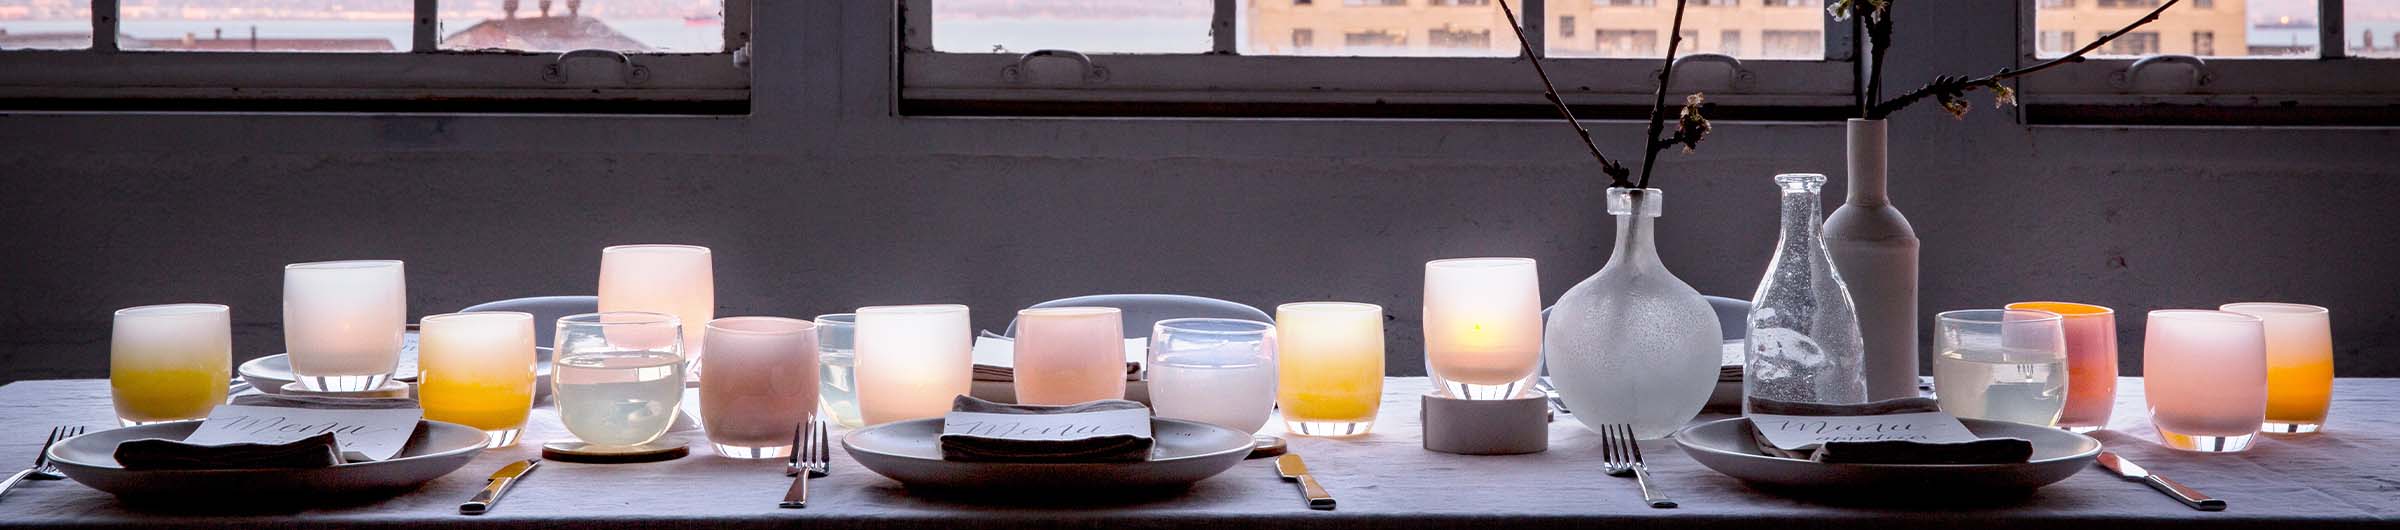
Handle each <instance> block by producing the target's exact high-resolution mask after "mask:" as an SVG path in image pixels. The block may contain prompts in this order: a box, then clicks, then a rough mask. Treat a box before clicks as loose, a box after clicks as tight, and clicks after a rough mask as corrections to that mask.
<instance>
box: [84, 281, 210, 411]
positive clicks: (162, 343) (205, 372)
mask: <svg viewBox="0 0 2400 530" xmlns="http://www.w3.org/2000/svg"><path fill="white" fill-rule="evenodd" d="M232 337H233V332H232V325H231V321H230V320H229V319H228V317H227V310H226V308H225V306H221V305H217V304H166V305H146V306H141V307H128V308H125V309H119V310H117V312H116V315H115V322H114V323H113V324H112V325H111V328H110V330H109V337H108V389H109V400H110V401H111V402H113V403H114V404H115V406H116V409H117V421H118V422H119V423H122V424H124V425H126V426H129V427H130V426H134V425H141V424H145V423H158V422H167V421H182V420H197V419H201V418H206V417H208V412H209V411H210V410H213V409H215V408H217V405H223V404H225V392H226V390H227V387H228V384H227V383H226V381H227V380H228V379H230V378H231V377H233V338H232Z"/></svg>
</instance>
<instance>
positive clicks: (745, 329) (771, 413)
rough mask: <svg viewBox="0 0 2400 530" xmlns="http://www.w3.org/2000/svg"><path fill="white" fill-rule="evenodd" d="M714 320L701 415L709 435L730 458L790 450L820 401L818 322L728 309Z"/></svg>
mask: <svg viewBox="0 0 2400 530" xmlns="http://www.w3.org/2000/svg"><path fill="white" fill-rule="evenodd" d="M708 328H709V329H708V335H707V338H706V339H704V340H707V341H708V343H709V345H708V351H709V353H708V363H709V366H710V367H711V368H712V369H710V370H705V371H702V372H700V417H701V419H702V422H701V427H702V429H704V430H706V431H708V441H709V443H710V444H713V445H715V446H716V448H717V454H719V455H724V456H725V457H728V458H744V459H748V458H777V457H782V456H784V455H789V454H791V452H792V432H793V431H794V430H795V429H797V428H799V426H800V424H803V423H807V422H808V417H809V414H810V413H813V412H815V411H816V408H817V325H816V324H814V323H811V322H809V321H806V320H799V319H791V318H781V317H729V318H720V319H716V320H712V321H709V323H708Z"/></svg>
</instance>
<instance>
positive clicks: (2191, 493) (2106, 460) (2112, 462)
mask: <svg viewBox="0 0 2400 530" xmlns="http://www.w3.org/2000/svg"><path fill="white" fill-rule="evenodd" d="M2100 466H2101V467H2105V468H2108V470H2109V471H2114V472H2116V473H2117V476H2118V477H2123V478H2124V479H2126V480H2139V481H2142V483H2144V484H2149V485H2150V487H2151V488H2152V489H2156V490H2158V491H2159V492H2162V493H2166V494H2167V496H2169V497H2174V498H2175V500H2176V501H2180V502H2182V503H2183V505H2184V506H2190V507H2192V509H2194V510H2200V511H2204V512H2213V511H2218V510H2223V509H2225V501H2221V500H2217V499H2216V498H2214V497H2210V496H2208V494H2206V493H2201V492H2200V490H2196V489H2192V487H2191V486H2185V485H2183V483H2181V482H2176V481H2173V480H2168V479H2167V477H2163V476H2159V475H2152V474H2150V470H2147V469H2142V466H2139V465H2135V464H2134V463H2133V461H2131V460H2126V459H2124V458H2121V457H2118V456H2117V453H2116V452H2115V451H2101V452H2100Z"/></svg>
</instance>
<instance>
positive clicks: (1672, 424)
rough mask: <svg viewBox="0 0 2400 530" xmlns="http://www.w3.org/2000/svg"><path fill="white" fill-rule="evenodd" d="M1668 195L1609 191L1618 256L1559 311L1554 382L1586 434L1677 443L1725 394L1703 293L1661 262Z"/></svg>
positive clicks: (1548, 343)
mask: <svg viewBox="0 0 2400 530" xmlns="http://www.w3.org/2000/svg"><path fill="white" fill-rule="evenodd" d="M1662 199H1663V196H1662V195H1661V194H1660V192H1659V190H1656V189H1643V190H1632V189H1627V188H1610V189H1609V190H1608V213H1610V214H1614V215H1616V217H1617V238H1616V249H1615V251H1614V253H1612V254H1610V255H1609V257H1608V264H1607V265H1604V266H1602V267H1600V272H1599V273H1598V274H1593V275H1592V277H1590V278H1585V279H1584V280H1583V282H1582V283H1577V284H1575V287H1574V288H1571V289H1568V290H1567V293H1566V294H1565V295H1562V296H1560V297H1559V299H1558V304H1557V305H1555V306H1552V308H1551V310H1550V320H1549V323H1548V329H1547V331H1546V332H1545V334H1544V336H1543V337H1542V350H1543V356H1544V357H1545V359H1544V360H1545V362H1547V363H1548V366H1549V368H1550V382H1551V385H1552V386H1555V387H1557V388H1558V393H1559V397H1560V398H1561V399H1564V400H1566V402H1567V408H1568V410H1572V411H1574V414H1573V417H1574V418H1575V420H1576V421H1579V422H1582V423H1583V426H1584V428H1587V429H1593V430H1598V429H1599V427H1600V426H1601V425H1606V424H1612V423H1624V424H1631V425H1632V426H1633V434H1634V437H1636V438H1641V439H1656V438H1664V437H1666V436H1667V435H1670V434H1674V433H1675V431H1676V429H1680V428H1682V427H1683V425H1684V424H1685V423H1687V422H1690V421H1691V420H1692V418H1693V417H1694V416H1698V415H1699V414H1700V407H1701V406H1702V405H1706V404H1707V403H1708V394H1709V392H1711V391H1713V390H1714V389H1715V388H1716V384H1717V365H1718V362H1719V358H1720V356H1721V355H1720V353H1719V349H1720V348H1721V347H1722V345H1723V343H1724V339H1725V337H1724V334H1723V332H1721V331H1719V330H1718V329H1717V316H1716V311H1715V310H1712V309H1709V307H1708V300H1707V299H1705V298H1701V297H1700V291H1697V290H1694V289H1692V286H1691V285H1688V284H1685V283H1683V280H1681V279H1677V278H1676V277H1675V274H1674V273H1672V272H1668V271H1667V266H1666V264H1665V263H1663V262H1660V261H1659V259H1658V245H1657V238H1656V236H1655V234H1653V232H1652V227H1653V225H1655V224H1656V222H1657V219H1658V217H1659V212H1660V209H1659V203H1660V201H1661V200H1662Z"/></svg>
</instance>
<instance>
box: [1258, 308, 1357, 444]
mask: <svg viewBox="0 0 2400 530" xmlns="http://www.w3.org/2000/svg"><path fill="white" fill-rule="evenodd" d="M1275 327H1276V340H1277V341H1278V344H1277V346H1278V348H1277V350H1278V351H1277V356H1276V359H1275V366H1276V378H1277V379H1279V380H1280V381H1279V382H1278V383H1277V385H1276V391H1275V399H1276V402H1278V403H1281V404H1282V405H1283V423H1284V427H1285V428H1286V429H1288V430H1290V431H1291V432H1292V433H1293V434H1300V435H1306V436H1356V435H1362V434H1366V433H1367V431H1369V430H1371V429H1373V428H1374V427H1375V412H1376V410H1377V409H1378V408H1380V407H1381V406H1382V403H1383V307H1382V306H1377V305H1375V304H1361V303H1353V302H1301V303H1293V304H1284V305H1282V306H1281V307H1277V308H1275Z"/></svg>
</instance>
